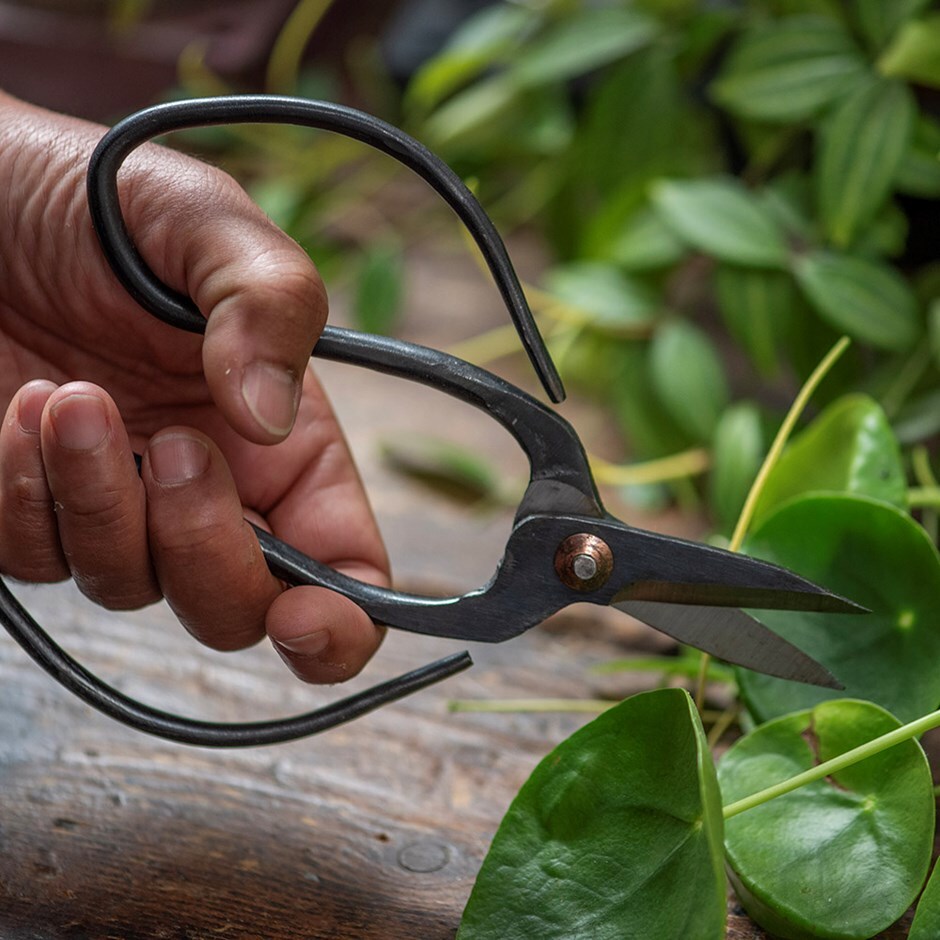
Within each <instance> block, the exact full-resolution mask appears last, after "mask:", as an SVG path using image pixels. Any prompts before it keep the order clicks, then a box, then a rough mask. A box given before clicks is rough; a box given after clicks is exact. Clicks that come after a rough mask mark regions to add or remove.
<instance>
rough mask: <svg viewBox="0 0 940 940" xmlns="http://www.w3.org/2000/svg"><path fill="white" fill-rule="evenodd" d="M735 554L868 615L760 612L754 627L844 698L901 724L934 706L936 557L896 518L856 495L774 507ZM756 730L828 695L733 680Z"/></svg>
mask: <svg viewBox="0 0 940 940" xmlns="http://www.w3.org/2000/svg"><path fill="white" fill-rule="evenodd" d="M745 550H746V551H747V553H748V554H750V555H756V556H757V557H759V558H764V559H766V560H768V561H773V562H776V563H777V564H780V565H783V566H784V567H787V568H790V569H792V570H793V571H796V572H797V573H799V574H802V575H803V576H804V577H807V578H809V579H810V580H812V581H815V582H816V583H817V584H822V585H825V587H827V588H828V589H829V590H831V591H835V592H836V593H837V594H841V595H843V596H844V597H848V598H850V599H851V600H853V601H855V602H856V603H857V604H861V605H863V606H865V607H867V608H869V610H870V611H871V613H868V614H819V613H808V612H799V611H780V610H762V611H759V612H758V616H759V618H760V620H761V621H762V622H763V623H765V624H766V625H767V626H768V627H770V628H771V629H772V630H774V631H775V632H776V633H779V634H780V635H781V636H783V637H785V638H786V639H788V640H790V642H792V643H794V644H796V646H798V647H799V648H800V649H802V650H804V651H805V652H807V653H808V654H809V655H810V656H812V657H813V658H814V659H816V660H818V661H819V662H821V663H822V664H823V665H824V666H826V667H827V668H828V669H829V670H830V671H831V672H832V673H833V674H834V675H835V676H836V678H837V679H839V680H840V681H841V682H842V683H843V684H844V685H845V693H844V694H846V695H850V696H854V697H857V698H864V699H868V700H869V701H872V702H876V703H877V704H879V705H881V706H882V707H884V708H887V709H888V710H889V711H891V712H892V713H893V714H895V715H897V717H898V718H900V719H901V720H902V721H911V720H913V719H914V718H918V717H920V716H921V715H925V714H927V713H928V712H930V711H932V710H933V709H935V708H936V707H937V704H938V703H940V670H938V669H937V668H936V663H937V662H940V630H938V629H937V598H938V597H940V558H938V555H937V549H936V546H935V545H933V543H932V542H931V541H930V539H929V537H928V536H927V534H926V532H925V531H924V530H923V528H921V527H920V526H919V525H918V524H917V523H916V522H914V520H913V519H911V517H910V516H909V515H908V514H907V513H906V512H902V511H901V510H899V509H895V508H894V507H893V506H889V505H888V504H887V503H883V502H880V501H876V500H872V499H868V498H866V497H862V496H854V495H837V494H828V493H825V494H810V495H807V496H802V497H799V498H798V499H795V500H792V501H790V502H788V503H786V504H785V505H783V506H782V507H781V508H780V509H778V510H777V511H776V512H774V513H773V514H771V515H770V516H768V517H766V518H765V519H764V521H763V522H762V523H761V525H760V526H759V527H758V528H757V529H756V530H755V531H754V533H753V534H752V535H751V536H750V537H749V539H748V541H747V545H746V547H745ZM739 677H740V678H739V681H740V686H741V693H742V695H743V697H744V700H745V702H746V704H747V707H748V709H749V710H750V712H751V713H752V714H753V716H754V717H755V718H756V719H757V720H758V721H767V720H768V719H770V718H774V717H776V716H778V715H784V714H786V713H787V712H791V711H795V710H797V709H800V708H807V707H811V706H813V705H815V704H817V703H818V702H820V701H823V700H824V699H828V698H832V697H833V696H834V695H835V694H836V693H834V692H832V691H829V690H826V689H821V688H817V687H815V686H809V685H804V684H802V683H799V682H789V681H787V680H784V679H774V678H772V677H770V676H763V675H758V674H757V673H755V672H750V671H748V670H740V671H739Z"/></svg>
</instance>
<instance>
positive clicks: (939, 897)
mask: <svg viewBox="0 0 940 940" xmlns="http://www.w3.org/2000/svg"><path fill="white" fill-rule="evenodd" d="M938 872H940V865H935V866H934V869H933V873H932V874H931V876H930V880H929V881H928V882H927V887H926V888H924V893H923V894H922V895H921V897H920V900H919V901H918V902H917V912H916V913H915V914H914V922H913V923H912V924H911V930H910V933H909V934H908V935H907V940H936V938H937V937H940V874H938Z"/></svg>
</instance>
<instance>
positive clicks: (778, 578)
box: [604, 522, 867, 614]
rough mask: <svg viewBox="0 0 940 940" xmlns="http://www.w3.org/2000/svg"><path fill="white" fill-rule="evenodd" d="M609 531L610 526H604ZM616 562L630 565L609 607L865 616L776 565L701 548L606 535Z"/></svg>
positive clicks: (632, 534) (653, 536)
mask: <svg viewBox="0 0 940 940" xmlns="http://www.w3.org/2000/svg"><path fill="white" fill-rule="evenodd" d="M608 525H611V523H610V522H608ZM604 537H605V538H609V539H610V545H611V548H612V550H613V553H614V555H615V557H618V556H619V557H621V558H627V559H630V563H629V565H628V571H629V574H628V577H627V578H624V579H622V580H621V585H622V586H621V587H620V588H619V590H617V591H616V592H615V594H614V596H613V598H612V599H611V603H613V604H617V603H620V602H621V601H655V602H657V603H663V604H690V605H694V606H700V607H751V608H757V609H760V610H807V611H819V612H823V613H840V614H848V613H855V614H857V613H867V611H866V609H865V608H864V607H861V606H860V605H858V604H856V603H854V602H853V601H850V600H848V599H847V598H845V597H842V596H840V595H838V594H835V593H833V592H832V591H829V590H827V589H826V588H824V587H821V586H820V585H818V584H815V583H814V582H812V581H810V580H809V579H807V578H804V577H802V576H801V575H798V574H796V573H795V572H793V571H790V570H789V569H787V568H781V567H780V566H779V565H774V564H771V563H770V562H766V561H761V560H760V559H757V558H751V557H749V556H747V555H741V554H738V553H736V552H729V551H725V550H724V549H720V548H715V547H713V546H710V545H703V544H702V543H700V542H690V541H686V540H685V539H677V538H674V537H672V536H667V535H661V534H659V533H656V532H648V531H646V530H644V529H634V528H632V527H629V526H624V525H623V524H622V523H616V524H614V525H611V528H610V529H609V530H608V531H607V532H605V533H604Z"/></svg>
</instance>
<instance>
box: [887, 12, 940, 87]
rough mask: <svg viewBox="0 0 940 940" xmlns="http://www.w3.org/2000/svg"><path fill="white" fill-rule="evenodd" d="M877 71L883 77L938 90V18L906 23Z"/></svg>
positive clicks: (939, 28) (939, 37) (939, 30)
mask: <svg viewBox="0 0 940 940" xmlns="http://www.w3.org/2000/svg"><path fill="white" fill-rule="evenodd" d="M878 68H879V69H880V70H881V72H882V73H883V74H884V75H888V76H891V77H894V78H906V79H908V80H909V81H912V82H915V83H916V84H919V85H930V86H931V87H933V88H938V87H940V14H934V15H933V16H928V17H925V18H924V19H922V20H911V21H910V22H907V23H905V24H904V25H903V26H902V27H901V29H900V31H899V32H898V34H897V35H896V36H895V37H894V41H893V42H892V43H891V45H890V46H889V47H888V48H887V49H886V50H885V51H884V54H883V55H882V56H881V58H880V59H879V60H878Z"/></svg>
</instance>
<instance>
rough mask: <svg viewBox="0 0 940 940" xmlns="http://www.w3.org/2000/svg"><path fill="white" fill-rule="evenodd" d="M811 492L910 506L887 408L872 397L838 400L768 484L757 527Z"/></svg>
mask: <svg viewBox="0 0 940 940" xmlns="http://www.w3.org/2000/svg"><path fill="white" fill-rule="evenodd" d="M810 492H832V493H855V494H858V495H859V496H869V497H871V498H872V499H880V500H883V501H884V502H886V503H890V504H891V505H893V506H897V507H898V508H899V509H903V508H905V507H906V506H907V481H906V479H905V476H904V465H903V463H902V461H901V450H900V447H899V446H898V442H897V439H896V438H895V436H894V432H893V431H892V430H891V425H890V424H889V423H888V418H887V416H886V415H885V413H884V411H882V409H881V406H880V405H879V404H878V403H877V402H876V401H873V400H872V399H871V398H868V397H867V396H866V395H860V394H856V395H845V396H843V397H842V398H839V399H837V400H836V401H834V402H833V403H832V404H831V405H829V407H828V408H826V410H825V411H823V412H822V414H820V415H819V417H818V418H816V420H815V421H813V423H812V424H811V425H810V426H809V427H808V428H806V430H805V431H803V432H802V433H801V434H799V435H798V436H797V437H795V438H793V440H792V441H791V442H790V444H789V446H788V447H787V449H786V450H785V451H784V452H783V454H782V455H781V457H780V459H779V460H778V461H777V463H776V465H775V466H774V468H773V470H772V471H771V473H770V476H769V477H768V478H767V481H766V482H765V484H764V488H763V490H762V491H761V495H760V499H759V500H758V503H757V507H756V509H755V510H754V523H755V525H760V521H761V519H762V518H763V517H765V516H767V515H768V514H769V513H771V512H773V510H775V509H776V508H777V507H778V506H781V505H783V504H784V503H785V502H787V501H788V500H790V499H793V498H794V497H796V496H800V495H802V494H804V493H810Z"/></svg>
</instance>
